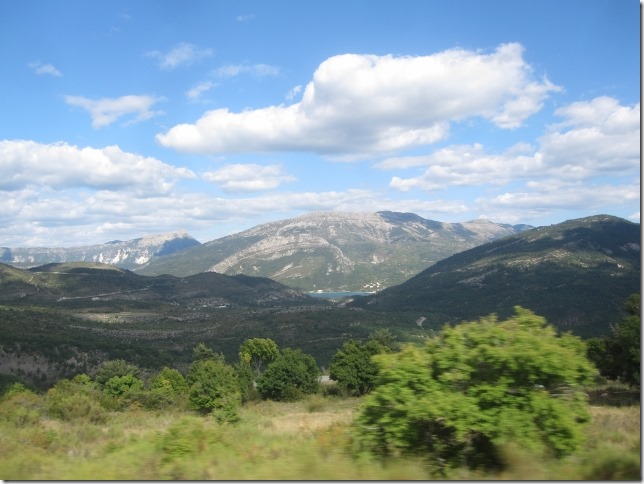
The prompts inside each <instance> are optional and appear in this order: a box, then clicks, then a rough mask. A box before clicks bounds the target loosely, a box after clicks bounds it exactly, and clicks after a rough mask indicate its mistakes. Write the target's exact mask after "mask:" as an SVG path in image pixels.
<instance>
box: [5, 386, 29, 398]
mask: <svg viewBox="0 0 644 484" xmlns="http://www.w3.org/2000/svg"><path fill="white" fill-rule="evenodd" d="M19 393H33V391H32V390H30V389H29V388H27V387H26V386H25V385H24V384H23V383H21V382H14V383H12V384H10V385H9V386H7V388H6V390H5V391H4V392H3V393H2V398H11V397H12V396H14V395H17V394H19Z"/></svg>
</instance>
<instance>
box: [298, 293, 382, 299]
mask: <svg viewBox="0 0 644 484" xmlns="http://www.w3.org/2000/svg"><path fill="white" fill-rule="evenodd" d="M307 294H308V295H309V296H311V297H317V298H320V299H344V298H347V297H355V296H369V295H371V294H374V293H373V292H353V291H339V292H309V293H307Z"/></svg>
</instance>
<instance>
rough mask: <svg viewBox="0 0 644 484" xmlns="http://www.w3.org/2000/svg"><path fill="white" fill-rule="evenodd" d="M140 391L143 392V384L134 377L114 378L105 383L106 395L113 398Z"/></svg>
mask: <svg viewBox="0 0 644 484" xmlns="http://www.w3.org/2000/svg"><path fill="white" fill-rule="evenodd" d="M139 390H143V382H142V381H141V380H139V379H138V378H137V377H135V376H132V375H123V376H113V377H112V378H110V379H109V380H107V381H106V382H105V393H107V394H108V395H111V396H113V397H122V396H124V395H125V394H127V393H130V392H136V391H139Z"/></svg>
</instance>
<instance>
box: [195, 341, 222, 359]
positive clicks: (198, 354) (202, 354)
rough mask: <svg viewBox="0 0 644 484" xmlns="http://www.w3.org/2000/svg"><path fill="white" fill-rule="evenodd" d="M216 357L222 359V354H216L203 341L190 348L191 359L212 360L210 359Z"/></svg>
mask: <svg viewBox="0 0 644 484" xmlns="http://www.w3.org/2000/svg"><path fill="white" fill-rule="evenodd" d="M217 358H222V359H223V356H221V355H218V354H217V353H215V352H214V351H213V350H212V349H211V348H208V347H207V346H206V345H205V344H203V343H199V344H198V345H197V346H195V347H194V349H193V350H192V360H193V361H201V360H212V359H217Z"/></svg>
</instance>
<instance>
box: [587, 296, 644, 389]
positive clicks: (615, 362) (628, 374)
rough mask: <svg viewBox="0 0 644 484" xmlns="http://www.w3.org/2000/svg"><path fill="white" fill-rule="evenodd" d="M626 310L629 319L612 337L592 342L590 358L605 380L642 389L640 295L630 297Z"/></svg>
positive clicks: (614, 331) (616, 328)
mask: <svg viewBox="0 0 644 484" xmlns="http://www.w3.org/2000/svg"><path fill="white" fill-rule="evenodd" d="M624 310H625V311H626V316H625V317H624V318H623V319H622V321H621V322H620V323H619V324H617V325H616V326H614V327H613V328H612V332H611V334H610V335H609V336H606V337H603V338H592V339H590V340H588V357H589V358H590V359H591V360H592V361H593V362H594V363H595V365H597V368H598V369H599V372H600V373H601V374H602V375H603V376H605V377H607V378H610V379H612V380H620V381H622V382H624V383H626V384H628V385H630V386H631V387H635V388H640V387H641V383H642V377H641V373H640V370H641V351H642V347H641V328H642V326H641V316H640V314H641V313H640V295H639V294H632V295H631V296H629V297H628V299H626V301H625V302H624Z"/></svg>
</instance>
